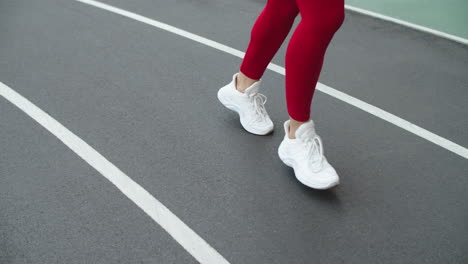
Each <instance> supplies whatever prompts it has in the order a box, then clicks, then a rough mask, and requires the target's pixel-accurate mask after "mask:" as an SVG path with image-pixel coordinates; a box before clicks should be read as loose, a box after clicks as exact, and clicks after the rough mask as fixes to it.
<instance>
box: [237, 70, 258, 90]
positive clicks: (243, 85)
mask: <svg viewBox="0 0 468 264" xmlns="http://www.w3.org/2000/svg"><path fill="white" fill-rule="evenodd" d="M257 81H258V80H254V79H251V78H249V77H247V76H245V75H244V74H243V73H242V72H239V73H238V74H237V76H236V80H235V87H236V90H237V91H239V92H241V93H244V91H245V89H247V88H249V87H250V86H251V85H252V84H254V83H255V82H257Z"/></svg>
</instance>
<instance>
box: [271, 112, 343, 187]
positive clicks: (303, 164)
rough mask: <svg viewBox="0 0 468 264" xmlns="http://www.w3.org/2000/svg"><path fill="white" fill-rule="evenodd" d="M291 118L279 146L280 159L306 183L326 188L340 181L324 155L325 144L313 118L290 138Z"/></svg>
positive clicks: (285, 125) (286, 123)
mask: <svg viewBox="0 0 468 264" xmlns="http://www.w3.org/2000/svg"><path fill="white" fill-rule="evenodd" d="M289 122H290V121H289V120H288V121H286V122H285V123H284V133H285V136H284V139H283V141H282V142H281V144H280V146H279V148H278V155H279V157H280V159H281V160H282V161H283V162H284V164H286V165H287V166H289V167H292V168H293V169H294V174H295V175H296V178H297V179H298V180H299V181H300V182H301V183H302V184H304V185H306V186H308V187H311V188H314V189H320V190H325V189H329V188H332V187H334V186H336V185H338V184H339V183H340V178H339V177H338V174H337V173H336V171H335V169H334V168H333V167H332V166H331V165H330V164H329V163H328V161H327V159H326V158H325V156H324V155H323V144H322V140H321V139H320V137H319V136H318V135H317V133H316V132H315V125H314V122H313V121H312V120H309V121H308V122H307V123H304V124H302V125H301V126H300V127H299V128H298V129H297V130H296V133H295V136H296V138H295V139H291V138H289V136H288V134H289Z"/></svg>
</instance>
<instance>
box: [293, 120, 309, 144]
mask: <svg viewBox="0 0 468 264" xmlns="http://www.w3.org/2000/svg"><path fill="white" fill-rule="evenodd" d="M289 120H290V121H289V131H288V137H289V138H290V139H295V138H296V131H297V129H298V128H299V127H300V126H301V125H302V124H304V123H307V122H301V121H296V120H294V119H292V118H289Z"/></svg>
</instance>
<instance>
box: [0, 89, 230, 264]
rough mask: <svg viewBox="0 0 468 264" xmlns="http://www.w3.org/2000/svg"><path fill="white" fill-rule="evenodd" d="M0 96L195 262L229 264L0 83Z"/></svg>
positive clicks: (87, 148) (89, 149)
mask: <svg viewBox="0 0 468 264" xmlns="http://www.w3.org/2000/svg"><path fill="white" fill-rule="evenodd" d="M0 95H1V96H3V97H4V98H5V99H7V100H8V101H10V102H11V103H12V104H13V105H15V106H16V107H18V108H19V109H21V110H22V111H23V112H25V113H26V114H27V115H28V116H30V117H31V118H32V119H34V120H35V121H36V122H37V123H39V124H40V125H41V126H43V127H44V128H45V129H47V130H48V131H49V132H50V133H52V135H54V136H56V137H57V138H58V139H59V140H60V141H62V142H63V144H65V145H66V146H67V147H69V148H70V149H71V150H72V151H73V152H75V153H76V154H77V155H78V156H80V157H81V158H82V159H83V160H84V161H86V162H87V163H88V164H89V165H90V166H91V167H93V168H94V169H95V170H97V171H98V172H99V173H101V174H102V176H104V177H105V178H106V179H108V180H109V181H110V182H111V183H113V184H114V185H115V186H116V187H117V188H118V189H119V190H120V191H121V192H122V193H123V194H124V195H125V196H127V197H128V198H129V199H130V200H131V201H132V202H134V203H135V204H136V205H138V207H140V208H141V209H142V210H143V211H144V212H145V213H146V214H148V215H149V216H150V217H151V218H152V219H153V220H154V221H155V222H156V223H158V224H159V225H160V226H161V227H162V228H163V229H164V230H166V232H167V233H169V235H171V236H172V238H174V240H176V241H177V242H178V243H179V244H180V245H181V246H182V247H183V248H184V249H185V250H187V252H189V253H190V254H191V255H192V256H193V257H194V258H195V259H196V260H197V261H198V262H200V263H202V264H229V262H228V261H227V260H226V259H225V258H224V257H223V256H221V255H220V254H219V253H218V252H217V251H216V250H215V249H214V248H213V247H211V246H210V245H209V244H208V243H207V242H206V241H205V240H203V238H201V237H200V236H198V235H197V234H196V233H195V232H194V231H193V230H192V229H190V227H188V226H187V225H186V224H185V223H184V222H182V220H180V219H179V218H178V217H177V216H176V215H175V214H173V213H172V212H171V211H170V210H169V209H168V208H167V207H166V206H164V204H162V203H161V202H160V201H159V200H158V199H156V198H154V197H153V196H152V195H151V194H150V193H149V192H148V191H147V190H145V189H144V188H143V187H141V186H140V185H139V184H138V183H136V182H135V181H133V180H132V179H131V178H130V177H129V176H127V175H126V174H125V173H124V172H122V171H121V170H120V169H119V168H117V166H115V165H114V164H112V163H111V162H110V161H109V160H107V159H106V158H105V157H104V156H102V155H101V154H100V153H99V152H97V150H95V149H94V148H93V147H91V146H90V145H88V143H86V142H85V141H84V140H82V139H81V138H79V137H78V136H77V135H75V134H74V133H73V132H71V131H70V130H68V129H67V128H66V127H65V126H63V125H62V124H60V123H59V122H58V121H57V120H55V119H54V118H53V117H51V116H50V115H48V114H47V113H46V112H44V111H43V110H42V109H40V108H39V107H37V106H36V105H34V104H33V103H31V102H30V101H29V100H28V99H26V98H25V97H23V96H22V95H20V94H19V93H17V92H15V91H14V90H13V89H11V88H10V87H8V86H7V85H5V84H4V83H2V82H0Z"/></svg>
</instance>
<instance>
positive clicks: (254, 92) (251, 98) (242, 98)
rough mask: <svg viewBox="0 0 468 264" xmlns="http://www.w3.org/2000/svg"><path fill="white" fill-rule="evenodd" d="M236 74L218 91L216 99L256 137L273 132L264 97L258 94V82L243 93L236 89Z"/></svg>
mask: <svg viewBox="0 0 468 264" xmlns="http://www.w3.org/2000/svg"><path fill="white" fill-rule="evenodd" d="M236 77H237V73H236V74H234V76H233V77H232V81H231V82H230V83H228V84H227V85H225V86H224V87H222V88H221V89H219V91H218V99H219V101H220V102H221V103H222V104H223V105H224V106H225V107H227V108H228V109H230V110H232V111H235V112H237V113H238V114H239V118H240V122H241V125H242V127H244V129H245V130H247V131H248V132H250V133H252V134H256V135H266V134H268V133H270V132H271V131H273V122H272V121H271V119H270V117H269V116H268V113H267V111H266V109H265V103H266V100H267V98H266V96H265V95H263V94H261V93H259V92H258V91H259V89H260V81H257V82H255V83H254V84H252V85H251V86H250V87H248V88H247V89H245V91H244V92H243V93H242V92H239V91H238V90H237V88H236Z"/></svg>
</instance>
